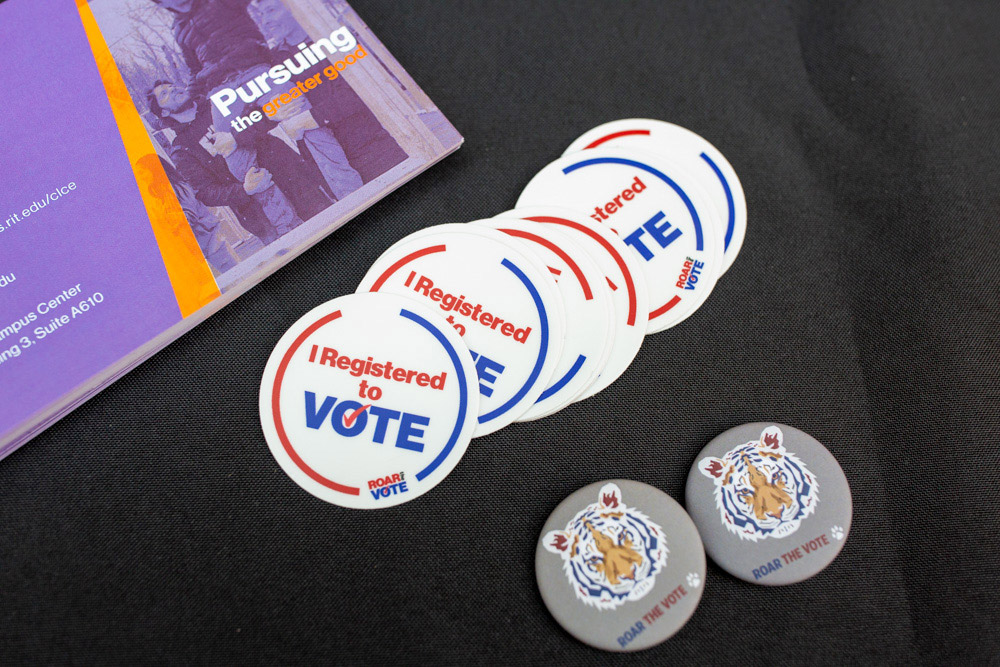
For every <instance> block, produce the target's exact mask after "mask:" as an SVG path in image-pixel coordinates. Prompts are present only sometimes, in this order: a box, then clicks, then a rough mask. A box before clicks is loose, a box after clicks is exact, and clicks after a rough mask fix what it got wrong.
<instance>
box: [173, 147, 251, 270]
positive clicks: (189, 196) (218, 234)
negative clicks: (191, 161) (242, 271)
mask: <svg viewBox="0 0 1000 667" xmlns="http://www.w3.org/2000/svg"><path fill="white" fill-rule="evenodd" d="M160 163H161V165H162V166H163V171H164V173H165V174H166V175H167V180H168V181H170V185H171V186H172V187H173V191H174V194H175V195H176V197H177V201H178V203H180V205H181V210H182V211H184V216H185V217H186V218H187V220H188V224H190V225H191V231H192V232H194V237H195V239H197V240H198V246H199V247H200V248H201V252H202V254H203V255H204V256H205V260H206V261H207V262H208V263H209V265H210V266H211V267H212V268H213V269H214V270H215V272H216V274H222V273H225V272H226V271H228V270H229V269H231V268H233V267H234V266H236V262H237V260H236V257H235V256H234V255H233V251H232V248H230V247H229V243H227V242H226V241H225V240H224V239H223V238H222V230H221V225H220V222H219V218H218V217H216V215H215V214H214V213H212V212H211V211H210V210H208V207H207V206H206V205H205V204H204V203H202V202H201V201H199V199H198V196H197V195H196V194H195V191H194V188H192V187H191V186H190V185H189V184H188V183H187V182H185V181H184V179H183V178H182V177H181V175H180V174H179V173H178V171H177V170H176V169H175V168H174V165H172V164H171V163H170V162H169V161H168V160H165V159H163V158H162V157H161V158H160Z"/></svg>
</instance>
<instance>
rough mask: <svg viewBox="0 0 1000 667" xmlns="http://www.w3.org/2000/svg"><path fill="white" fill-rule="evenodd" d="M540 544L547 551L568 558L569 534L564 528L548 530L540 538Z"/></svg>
mask: <svg viewBox="0 0 1000 667" xmlns="http://www.w3.org/2000/svg"><path fill="white" fill-rule="evenodd" d="M542 544H543V545H545V548H546V549H547V550H548V551H551V552H552V553H554V554H559V555H560V556H562V557H563V558H569V545H570V535H569V533H567V532H566V531H565V530H550V531H549V532H547V533H546V534H545V537H543V538H542Z"/></svg>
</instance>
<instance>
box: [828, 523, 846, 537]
mask: <svg viewBox="0 0 1000 667" xmlns="http://www.w3.org/2000/svg"><path fill="white" fill-rule="evenodd" d="M830 535H832V536H833V539H835V540H842V539H844V529H843V528H841V527H840V526H833V527H832V528H830Z"/></svg>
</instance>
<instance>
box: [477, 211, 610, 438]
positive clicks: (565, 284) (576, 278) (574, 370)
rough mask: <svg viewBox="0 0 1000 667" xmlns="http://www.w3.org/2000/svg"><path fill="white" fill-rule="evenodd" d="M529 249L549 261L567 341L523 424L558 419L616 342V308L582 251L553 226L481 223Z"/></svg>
mask: <svg viewBox="0 0 1000 667" xmlns="http://www.w3.org/2000/svg"><path fill="white" fill-rule="evenodd" d="M476 224H480V225H484V226H487V227H492V228H493V229H499V230H500V231H501V232H503V233H504V234H506V235H507V236H509V237H510V238H511V240H512V241H513V242H514V243H521V244H524V246H525V247H527V248H528V250H529V251H533V252H536V253H537V254H538V256H539V258H540V259H541V260H543V261H544V262H545V266H546V267H547V268H548V270H549V273H551V274H552V277H553V278H554V279H555V281H556V285H557V286H558V288H559V293H560V295H561V296H562V300H563V306H565V310H566V340H565V342H564V343H563V349H562V354H561V355H560V358H559V363H558V365H557V366H556V369H555V372H554V373H553V374H552V378H551V379H550V380H549V384H548V386H547V387H546V388H545V390H544V391H543V392H542V394H541V396H539V397H538V400H536V401H535V404H534V405H533V406H531V408H529V409H528V411H527V412H526V413H524V414H523V415H521V417H520V418H518V421H531V420H534V419H539V418H541V417H547V416H549V415H552V414H555V413H556V412H558V411H559V410H561V409H562V408H564V407H566V406H567V405H569V404H570V403H572V402H573V401H575V400H577V398H578V397H579V396H580V395H581V394H582V393H583V392H584V390H585V389H587V388H588V387H589V386H590V385H591V384H592V383H593V382H594V380H596V379H597V377H598V376H599V375H600V373H601V371H602V370H603V369H604V365H605V364H606V363H607V360H608V356H609V354H610V353H611V348H612V345H613V342H614V338H615V318H614V314H615V311H614V304H613V303H612V298H611V288H610V287H609V286H608V283H607V282H606V281H605V280H604V274H603V273H602V272H601V270H600V269H599V268H598V266H597V264H595V263H594V261H593V260H592V259H591V258H590V256H589V255H588V254H587V252H586V251H585V250H583V248H581V247H580V246H579V245H578V244H577V243H576V242H575V241H573V239H572V238H571V237H570V236H568V235H566V234H565V233H562V232H560V231H559V230H558V228H556V227H554V226H552V225H543V224H539V223H537V222H529V221H525V220H519V219H517V218H502V217H499V216H498V217H496V218H493V219H491V220H480V221H479V222H478V223H476Z"/></svg>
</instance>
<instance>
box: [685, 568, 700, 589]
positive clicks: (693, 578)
mask: <svg viewBox="0 0 1000 667" xmlns="http://www.w3.org/2000/svg"><path fill="white" fill-rule="evenodd" d="M687 585H688V587H689V588H698V587H699V586H701V577H699V576H698V573H697V572H690V573H688V576H687Z"/></svg>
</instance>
